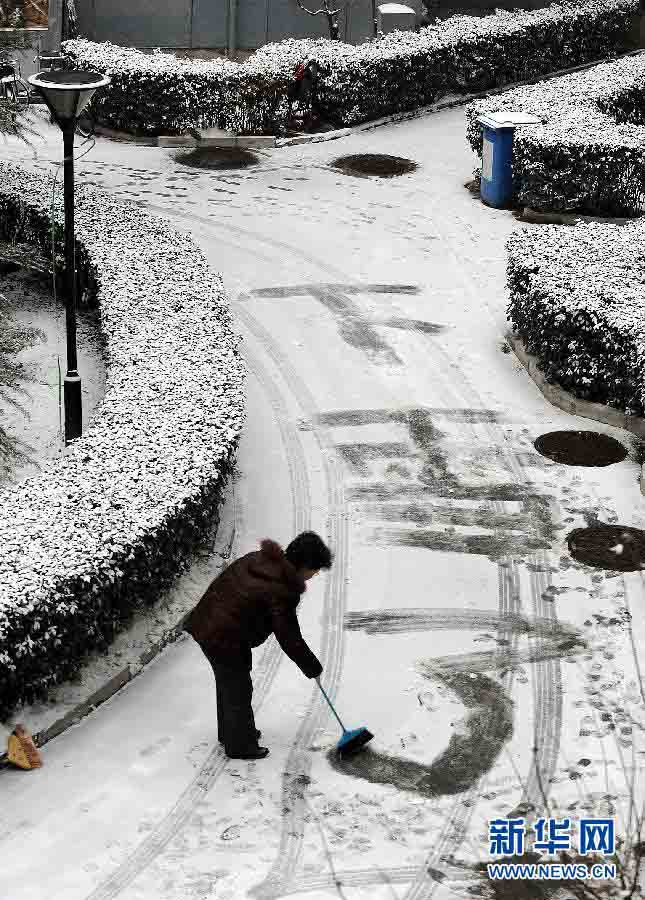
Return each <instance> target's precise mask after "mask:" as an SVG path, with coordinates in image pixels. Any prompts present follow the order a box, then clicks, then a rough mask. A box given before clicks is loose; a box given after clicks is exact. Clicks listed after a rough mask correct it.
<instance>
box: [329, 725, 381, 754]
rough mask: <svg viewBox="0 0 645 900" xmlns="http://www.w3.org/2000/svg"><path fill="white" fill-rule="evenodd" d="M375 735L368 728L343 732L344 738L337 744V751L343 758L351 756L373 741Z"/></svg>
mask: <svg viewBox="0 0 645 900" xmlns="http://www.w3.org/2000/svg"><path fill="white" fill-rule="evenodd" d="M373 737H374V735H373V734H372V732H371V731H368V730H367V728H353V729H352V730H351V731H345V732H343V736H342V738H341V739H340V740H339V741H338V743H337V744H336V749H337V750H338V753H339V754H340V755H341V756H349V755H350V754H351V753H355V752H356V751H357V750H360V749H361V747H364V746H365V744H367V742H368V741H371V740H372V738H373Z"/></svg>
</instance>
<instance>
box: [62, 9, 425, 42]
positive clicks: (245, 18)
mask: <svg viewBox="0 0 645 900" xmlns="http://www.w3.org/2000/svg"><path fill="white" fill-rule="evenodd" d="M304 2H306V3H308V4H309V6H310V8H311V9H317V8H318V4H317V2H316V0H304ZM378 2H382V0H377V3H378ZM406 2H407V5H408V6H411V7H412V8H413V9H415V11H416V12H417V13H418V15H419V16H420V15H421V13H422V12H423V11H424V5H423V0H406ZM228 10H229V3H228V0H217V2H213V0H76V12H77V16H78V26H79V31H80V33H81V35H82V36H83V37H87V38H89V39H90V40H94V41H111V42H112V43H114V44H121V45H123V46H130V47H141V48H150V47H168V48H177V49H179V48H182V49H187V48H195V49H197V48H212V49H219V48H224V47H226V45H227V42H228ZM339 24H340V35H341V38H342V39H343V40H346V41H349V42H352V43H358V42H360V41H363V40H365V39H366V38H368V37H370V36H371V34H372V3H371V0H352V2H350V4H349V5H348V8H347V11H346V12H344V13H342V14H341V15H340V17H339ZM328 36H329V31H328V28H327V21H326V19H325V18H324V17H323V16H315V17H314V16H308V15H307V14H306V13H304V12H302V11H301V10H300V9H299V8H298V4H297V2H296V0H237V47H238V48H239V49H244V50H254V49H257V48H258V47H261V46H262V45H263V44H266V43H269V42H272V41H280V40H283V39H284V38H288V37H295V38H299V37H328Z"/></svg>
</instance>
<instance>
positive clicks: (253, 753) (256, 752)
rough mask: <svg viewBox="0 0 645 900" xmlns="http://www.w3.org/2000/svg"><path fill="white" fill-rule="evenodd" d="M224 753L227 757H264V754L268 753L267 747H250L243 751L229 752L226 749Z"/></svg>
mask: <svg viewBox="0 0 645 900" xmlns="http://www.w3.org/2000/svg"><path fill="white" fill-rule="evenodd" d="M226 755H227V756H228V758H229V759H264V758H265V756H268V755H269V748H268V747H252V748H251V749H249V750H246V751H244V752H243V753H229V752H228V750H227V751H226Z"/></svg>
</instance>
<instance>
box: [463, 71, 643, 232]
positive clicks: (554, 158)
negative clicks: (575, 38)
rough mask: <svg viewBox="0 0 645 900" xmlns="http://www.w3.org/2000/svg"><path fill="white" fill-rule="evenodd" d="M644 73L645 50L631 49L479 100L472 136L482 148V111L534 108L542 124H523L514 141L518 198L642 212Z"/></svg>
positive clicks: (563, 206) (548, 206)
mask: <svg viewBox="0 0 645 900" xmlns="http://www.w3.org/2000/svg"><path fill="white" fill-rule="evenodd" d="M644 76H645V56H643V55H639V56H631V57H626V58H624V59H620V60H615V61H614V62H610V63H604V64H602V65H598V66H595V67H594V68H593V69H589V70H587V71H585V72H577V73H574V74H571V75H567V76H563V77H562V78H557V79H553V80H552V81H547V82H542V83H540V84H537V85H534V86H532V87H522V88H517V89H516V90H513V91H509V92H508V93H506V94H504V95H502V96H499V97H494V98H493V97H491V98H487V99H485V100H478V101H475V102H474V103H472V104H470V105H469V106H468V107H467V109H466V116H467V119H468V126H467V134H468V139H469V141H470V143H471V146H472V147H473V149H474V150H475V151H476V152H478V153H480V154H481V145H482V135H481V129H480V127H479V126H478V125H477V122H476V119H477V116H478V115H480V114H482V113H487V112H491V113H492V112H499V111H503V110H519V111H522V112H531V113H534V114H535V115H537V116H540V117H541V118H542V120H543V124H542V125H538V126H529V127H520V128H518V129H517V131H516V135H515V140H514V148H513V177H514V182H515V190H516V193H517V199H518V202H519V203H520V204H522V205H525V206H530V207H532V208H534V209H538V210H580V211H585V212H591V213H599V214H603V215H615V216H633V215H637V214H639V213H640V211H641V206H642V203H643V200H644V198H645V154H644V150H645V129H644V128H643V124H645V88H644V87H643V78H644Z"/></svg>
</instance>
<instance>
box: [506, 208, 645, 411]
mask: <svg viewBox="0 0 645 900" xmlns="http://www.w3.org/2000/svg"><path fill="white" fill-rule="evenodd" d="M507 247H508V270H507V273H508V287H509V291H510V302H509V305H508V310H507V313H508V318H509V320H510V322H511V324H512V326H513V330H514V331H515V333H516V334H518V335H519V336H520V337H521V339H522V341H523V343H524V346H525V349H526V350H527V351H528V352H529V353H531V354H534V355H535V356H536V357H537V359H538V366H539V368H540V369H541V370H542V371H543V372H544V374H545V377H546V379H547V381H548V382H549V383H551V384H559V385H560V386H561V387H563V388H565V390H567V391H570V392H571V393H572V394H574V395H575V396H576V397H579V398H581V399H583V400H589V401H592V402H596V403H604V404H606V405H608V406H613V407H615V408H617V409H620V410H622V411H623V412H625V413H627V414H628V415H638V416H642V415H644V414H645V319H644V317H643V292H644V283H645V223H643V222H642V221H637V222H631V223H629V224H627V225H617V224H605V223H585V224H578V225H576V226H575V227H565V226H558V225H546V226H541V227H540V228H537V229H532V230H529V229H522V230H520V231H518V232H516V233H515V234H513V235H512V236H511V238H510V239H509V241H508V245H507Z"/></svg>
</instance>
